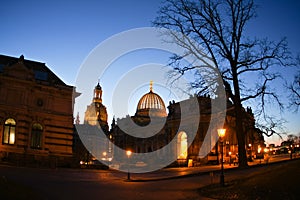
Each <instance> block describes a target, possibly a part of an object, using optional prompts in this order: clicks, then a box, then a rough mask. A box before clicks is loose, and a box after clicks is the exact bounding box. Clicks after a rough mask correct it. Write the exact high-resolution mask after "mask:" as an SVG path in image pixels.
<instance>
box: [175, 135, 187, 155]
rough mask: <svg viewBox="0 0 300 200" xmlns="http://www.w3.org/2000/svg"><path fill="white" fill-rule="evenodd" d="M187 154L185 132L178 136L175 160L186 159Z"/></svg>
mask: <svg viewBox="0 0 300 200" xmlns="http://www.w3.org/2000/svg"><path fill="white" fill-rule="evenodd" d="M187 153H188V143H187V135H186V133H185V132H183V131H182V132H180V133H179V134H178V140H177V158H178V159H186V158H187Z"/></svg>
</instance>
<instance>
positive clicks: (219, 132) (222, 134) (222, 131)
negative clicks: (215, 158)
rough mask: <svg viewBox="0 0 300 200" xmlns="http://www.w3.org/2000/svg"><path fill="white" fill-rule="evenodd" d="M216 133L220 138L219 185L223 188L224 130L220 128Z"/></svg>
mask: <svg viewBox="0 0 300 200" xmlns="http://www.w3.org/2000/svg"><path fill="white" fill-rule="evenodd" d="M217 131H218V136H219V138H220V143H221V175H220V184H221V186H224V165H223V137H224V136H225V133H226V129H224V128H220V129H218V130H217Z"/></svg>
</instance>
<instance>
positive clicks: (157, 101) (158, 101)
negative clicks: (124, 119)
mask: <svg viewBox="0 0 300 200" xmlns="http://www.w3.org/2000/svg"><path fill="white" fill-rule="evenodd" d="M135 115H136V116H141V117H149V116H151V117H166V116H167V112H166V107H165V104H164V101H163V100H162V98H161V97H160V96H159V95H158V94H156V93H154V92H153V81H150V92H148V93H147V94H145V95H143V96H142V97H141V99H140V100H139V102H138V105H137V109H136V114H135Z"/></svg>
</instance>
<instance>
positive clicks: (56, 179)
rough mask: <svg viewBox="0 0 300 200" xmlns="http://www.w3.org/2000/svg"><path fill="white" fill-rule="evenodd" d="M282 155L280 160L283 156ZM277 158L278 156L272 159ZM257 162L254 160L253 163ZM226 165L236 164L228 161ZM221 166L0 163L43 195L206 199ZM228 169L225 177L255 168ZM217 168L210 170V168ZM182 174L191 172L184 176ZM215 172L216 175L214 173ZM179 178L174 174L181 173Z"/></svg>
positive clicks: (1, 169) (1, 172)
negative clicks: (122, 168)
mask: <svg viewBox="0 0 300 200" xmlns="http://www.w3.org/2000/svg"><path fill="white" fill-rule="evenodd" d="M282 159H283V158H282V157H280V158H278V160H282ZM273 160H274V161H275V160H276V159H275V158H274V159H273ZM253 164H255V163H253ZM225 167H226V168H235V166H232V165H231V166H229V165H225ZM218 169H219V166H203V167H199V168H177V169H164V170H160V171H157V172H152V173H147V174H131V178H132V180H133V181H126V179H127V174H126V173H123V172H119V171H111V170H82V169H60V168H59V169H38V168H22V167H12V166H5V165H1V166H0V176H1V177H5V178H6V179H7V180H11V181H13V182H16V183H20V184H22V185H25V186H29V187H30V188H32V189H33V191H34V192H35V193H36V194H38V196H39V197H40V198H41V199H51V200H52V199H72V200H76V199H84V200H88V199H101V200H109V199H114V200H115V199H142V200H148V199H149V200H150V199H165V200H168V199H172V200H174V199H204V198H202V197H200V196H199V193H198V192H197V189H198V188H200V187H202V186H205V185H208V184H211V183H217V182H218V181H219V171H218ZM257 169H258V168H249V169H247V170H238V169H234V170H229V169H228V170H227V171H225V180H230V179H235V178H238V177H241V176H243V175H245V174H249V173H251V172H254V171H256V170H257ZM214 170H217V171H215V172H214V173H213V174H212V173H207V172H208V171H214ZM183 175H188V176H186V177H182V176H183ZM212 175H213V176H212ZM178 176H180V178H174V177H178Z"/></svg>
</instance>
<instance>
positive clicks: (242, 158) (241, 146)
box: [231, 62, 248, 168]
mask: <svg viewBox="0 0 300 200" xmlns="http://www.w3.org/2000/svg"><path fill="white" fill-rule="evenodd" d="M234 63H236V62H231V66H232V78H233V88H234V110H235V116H236V130H235V131H236V136H237V140H238V153H239V168H245V167H248V162H247V153H246V146H245V130H244V128H243V118H244V115H243V111H242V103H241V97H240V87H239V81H238V74H237V67H236V65H235V64H234Z"/></svg>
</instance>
